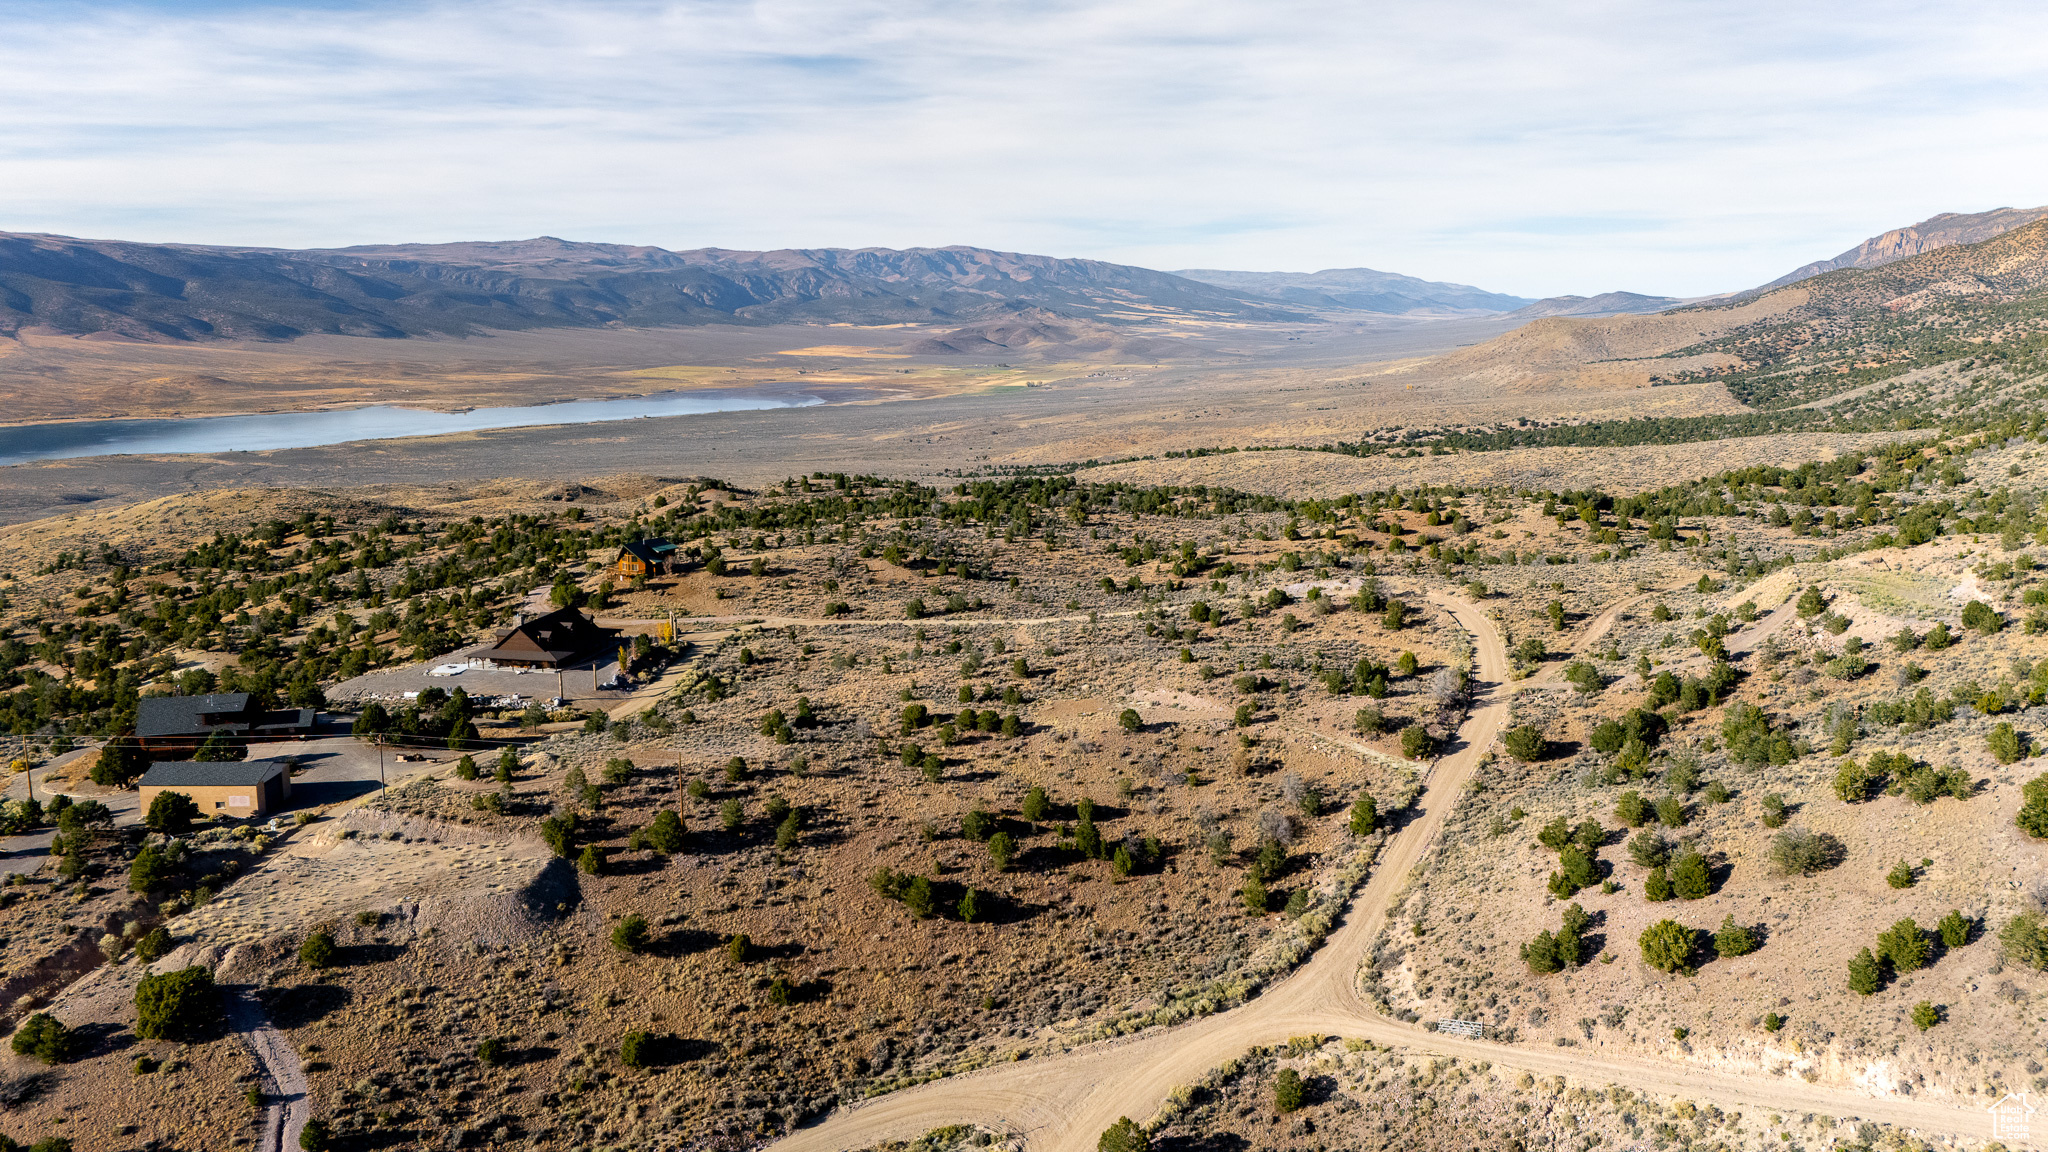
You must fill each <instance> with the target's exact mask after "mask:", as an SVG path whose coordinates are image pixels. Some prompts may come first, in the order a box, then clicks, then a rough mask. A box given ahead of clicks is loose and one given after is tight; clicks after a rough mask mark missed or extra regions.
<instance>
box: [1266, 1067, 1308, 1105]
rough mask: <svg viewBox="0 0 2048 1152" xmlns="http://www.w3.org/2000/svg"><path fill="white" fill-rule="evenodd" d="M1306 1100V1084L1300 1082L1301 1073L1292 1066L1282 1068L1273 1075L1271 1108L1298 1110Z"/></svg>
mask: <svg viewBox="0 0 2048 1152" xmlns="http://www.w3.org/2000/svg"><path fill="white" fill-rule="evenodd" d="M1307 1101H1308V1086H1307V1085H1306V1084H1304V1083H1302V1079H1301V1073H1299V1072H1296V1071H1295V1070H1294V1069H1292V1068H1282V1069H1281V1070H1280V1074H1279V1075H1277V1076H1275V1077H1273V1110H1274V1111H1275V1112H1281V1113H1287V1112H1298V1111H1300V1110H1301V1106H1302V1105H1303V1104H1305V1103H1307Z"/></svg>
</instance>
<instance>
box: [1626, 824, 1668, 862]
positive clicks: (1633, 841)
mask: <svg viewBox="0 0 2048 1152" xmlns="http://www.w3.org/2000/svg"><path fill="white" fill-rule="evenodd" d="M1628 858H1629V859H1631V860H1633V861H1635V862H1636V864H1637V866H1639V867H1643V868H1662V867H1663V866H1665V865H1666V864H1668V863H1670V862H1671V842H1670V841H1668V840H1666V839H1664V834H1663V833H1662V832H1659V831H1657V830H1656V829H1654V828H1652V829H1646V830H1644V831H1641V832H1638V833H1636V834H1635V835H1634V836H1632V837H1630V838H1629V842H1628Z"/></svg>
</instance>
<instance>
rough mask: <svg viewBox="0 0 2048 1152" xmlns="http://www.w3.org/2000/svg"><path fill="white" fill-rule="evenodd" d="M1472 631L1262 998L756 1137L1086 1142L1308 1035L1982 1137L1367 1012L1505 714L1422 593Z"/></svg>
mask: <svg viewBox="0 0 2048 1152" xmlns="http://www.w3.org/2000/svg"><path fill="white" fill-rule="evenodd" d="M1431 598H1432V599H1434V600H1436V601H1437V602H1438V603H1439V604H1442V605H1443V606H1444V607H1445V608H1447V609H1448V610H1449V611H1450V612H1451V614H1452V616H1453V617H1454V618H1455V619H1456V620H1457V621H1458V623H1459V624H1460V626H1462V627H1464V628H1465V629H1466V630H1467V631H1469V632H1470V633H1471V634H1472V635H1473V637H1474V640H1475V646H1476V649H1477V658H1478V672H1477V678H1478V679H1479V680H1480V681H1482V682H1483V683H1485V684H1486V685H1487V687H1488V691H1487V692H1486V694H1485V695H1484V696H1482V697H1481V698H1480V701H1479V703H1480V707H1479V708H1478V709H1477V710H1476V711H1474V712H1473V713H1472V715H1471V717H1470V718H1469V719H1467V720H1466V722H1465V726H1464V728H1463V729H1461V730H1460V733H1459V735H1460V737H1461V738H1462V740H1463V741H1464V743H1463V746H1462V747H1461V748H1460V749H1459V750H1458V751H1457V752H1456V753H1454V754H1453V755H1451V756H1448V757H1446V758H1444V759H1443V760H1440V761H1438V762H1437V764H1436V765H1435V767H1434V768H1433V769H1432V770H1431V772H1430V774H1429V775H1428V777H1426V778H1425V780H1424V782H1423V783H1424V788H1423V792H1422V794H1421V796H1420V797H1419V798H1418V799H1417V801H1416V805H1415V808H1414V811H1413V815H1412V817H1411V818H1410V819H1409V821H1408V823H1407V824H1406V825H1405V826H1404V827H1403V828H1401V829H1400V831H1399V832H1398V833H1397V834H1395V835H1394V837H1393V839H1392V840H1391V841H1390V842H1389V844H1388V846H1387V848H1386V850H1385V851H1384V852H1383V853H1382V854H1381V857H1380V861H1379V864H1378V865H1377V866H1376V867H1375V869H1374V871H1373V875H1372V878H1371V880H1370V881H1369V882H1368V883H1367V884H1366V885H1365V887H1364V888H1363V889H1361V890H1360V892H1359V893H1358V895H1357V896H1356V897H1354V898H1353V902H1352V905H1351V908H1350V909H1349V911H1348V912H1347V914H1346V916H1345V918H1344V922H1343V924H1342V925H1341V926H1340V927H1339V928H1338V929H1337V931H1336V932H1334V933H1332V934H1331V936H1330V938H1329V940H1328V941H1327V942H1325V943H1324V944H1323V946H1322V948H1320V949H1319V950H1318V951H1317V952H1316V954H1315V956H1314V957H1313V958H1312V959H1311V960H1310V961H1309V962H1308V963H1307V964H1305V965H1304V966H1302V967H1301V968H1300V969H1298V970H1296V971H1295V972H1294V973H1293V974H1292V975H1291V976H1289V977H1287V978H1286V979H1285V980H1283V981H1281V982H1280V983H1279V984H1277V985H1275V986H1274V987H1273V988H1272V989H1270V990H1269V991H1267V992H1266V993H1265V994H1264V995H1262V996H1260V997H1259V998H1257V999H1256V1000H1253V1001H1251V1002H1250V1003H1248V1004H1245V1005H1243V1006H1241V1007H1239V1008H1235V1009H1233V1010H1231V1011H1229V1012H1225V1013H1222V1014H1220V1015H1217V1016H1211V1017H1208V1018H1206V1019H1203V1020H1200V1021H1196V1022H1193V1023H1190V1024H1185V1025H1182V1026H1180V1027H1176V1028H1170V1029H1163V1030H1160V1031H1156V1032H1150V1033H1146V1034H1144V1035H1140V1036H1136V1037H1132V1038H1129V1039H1125V1040H1117V1041H1109V1042H1105V1043H1103V1044H1098V1045H1092V1046H1090V1047H1086V1048H1081V1049H1076V1050H1074V1051H1072V1052H1069V1053H1066V1054H1064V1055H1061V1056H1057V1057H1051V1058H1047V1059H1044V1060H1032V1061H1027V1062H1024V1063H1021V1064H1011V1065H1004V1066H1001V1067H997V1068H990V1069H984V1070H982V1071H979V1072H974V1073H970V1074H967V1075H964V1076H957V1077H953V1078H950V1079H946V1080H938V1081H934V1082H932V1083H929V1084H925V1085H921V1086H919V1087H916V1088H911V1089H906V1090H904V1091H901V1092H894V1093H890V1094H889V1095H886V1096H882V1097H879V1098H877V1099H874V1100H870V1101H866V1102H863V1103H860V1104H857V1105H855V1106H853V1107H851V1108H844V1109H841V1110H839V1111H837V1112H834V1113H832V1114H831V1115H830V1116H828V1117H826V1118H825V1119H824V1120H823V1121H821V1122H820V1123H818V1124H816V1125H814V1126H812V1127H809V1128H806V1129H803V1130H801V1131H799V1132H797V1133H795V1134H793V1135H791V1136H789V1137H788V1138H786V1139H784V1140H782V1141H780V1142H778V1143H776V1144H774V1145H772V1147H773V1148H776V1149H778V1150H780V1152H842V1150H845V1149H856V1148H864V1147H868V1146H871V1145H874V1144H876V1143H879V1142H881V1141H884V1140H909V1139H913V1138H915V1137H917V1136H920V1135H922V1134H923V1133H925V1132H927V1131H929V1130H931V1129H933V1128H936V1127H939V1126H941V1125H945V1124H957V1123H967V1122H980V1123H984V1124H988V1125H991V1126H994V1127H998V1128H1004V1129H1007V1130H1010V1131H1015V1132H1020V1133H1023V1134H1024V1135H1025V1136H1026V1137H1027V1139H1028V1142H1029V1145H1030V1147H1032V1148H1034V1149H1043V1150H1047V1152H1090V1150H1092V1149H1093V1148H1094V1147H1095V1145H1096V1140H1097V1138H1098V1137H1099V1136H1100V1134H1101V1133H1102V1131H1103V1129H1105V1128H1107V1127H1108V1126H1109V1125H1110V1124H1112V1123H1114V1122H1115V1121H1116V1119H1117V1117H1119V1116H1129V1117H1131V1118H1133V1119H1136V1120H1140V1121H1143V1120H1144V1119H1145V1118H1147V1117H1149V1116H1151V1115H1152V1114H1153V1112H1154V1111H1156V1110H1157V1109H1158V1107H1159V1105H1160V1103H1161V1102H1162V1101H1163V1100H1164V1099H1165V1098H1166V1097H1167V1095H1168V1094H1169V1093H1170V1092H1171V1091H1172V1090H1173V1089H1174V1088H1175V1087H1178V1086H1180V1085H1183V1084H1191V1083H1194V1082H1195V1081H1197V1080H1199V1079H1200V1078H1201V1077H1202V1076H1203V1075H1204V1074H1205V1073H1207V1072H1208V1071H1209V1070H1210V1069H1212V1068H1214V1067H1216V1066H1217V1065H1219V1064H1222V1063H1223V1062H1225V1061H1226V1060H1229V1059H1230V1058H1232V1057H1234V1056H1238V1055H1241V1054H1242V1053H1243V1052H1244V1051H1245V1050H1246V1049H1248V1048H1251V1047H1253V1046H1255V1045H1262V1044H1279V1043H1284V1042H1285V1041H1287V1040H1288V1039H1289V1038H1290V1037H1293V1036H1301V1035H1307V1034H1310V1033H1317V1034H1321V1035H1337V1036H1345V1037H1357V1038H1365V1039H1371V1040H1374V1041H1376V1042H1380V1043H1385V1044H1397V1045H1403V1046H1406V1047H1408V1048H1412V1049H1420V1050H1423V1051H1428V1052H1434V1053H1439V1054H1442V1055H1449V1056H1459V1057H1464V1058H1467V1059H1473V1060H1488V1061H1492V1062H1494V1063H1497V1064H1504V1065H1508V1066H1510V1067H1518V1068H1525V1069H1527V1070H1529V1071H1531V1072H1538V1073H1542V1074H1544V1075H1561V1076H1570V1077H1573V1078H1575V1079H1579V1080H1581V1081H1585V1082H1590V1083H1595V1084H1623V1085H1628V1086H1630V1087H1634V1088H1640V1089H1644V1090H1647V1091H1653V1092H1666V1093H1671V1094H1674V1095H1679V1096H1683V1097H1685V1098H1687V1099H1691V1100H1694V1101H1700V1102H1708V1101H1711V1102H1714V1103H1716V1104H1719V1105H1721V1106H1723V1107H1727V1108H1731V1109H1746V1108H1763V1109H1778V1110H1782V1111H1790V1112H1802V1111H1805V1112H1818V1113H1824V1114H1828V1115H1834V1116H1842V1117H1856V1118H1862V1119H1869V1120H1877V1121H1882V1122H1885V1123H1889V1124H1896V1125H1901V1126H1905V1127H1911V1128H1917V1129H1921V1130H1923V1131H1927V1132H1939V1133H1952V1134H1956V1135H1966V1136H1974V1137H1980V1138H1981V1137H1984V1136H1988V1135H1989V1134H1990V1116H1989V1114H1988V1113H1984V1112H1981V1111H1971V1110H1965V1109H1961V1108H1955V1107H1950V1106H1948V1105H1945V1104H1938V1103H1931V1102H1924V1101H1918V1100H1912V1099H1906V1098H1897V1097H1885V1098H1878V1097H1871V1096H1867V1095H1864V1094H1863V1093H1860V1092H1856V1091H1852V1090H1849V1089H1845V1088H1835V1087H1823V1086H1819V1085H1813V1084H1807V1083H1805V1082H1803V1081H1799V1080H1791V1079H1783V1080H1781V1079H1773V1078H1766V1077H1761V1076H1758V1075H1756V1074H1754V1073H1750V1074H1741V1075H1737V1074H1730V1073H1722V1072H1714V1071H1709V1070H1706V1069H1702V1068H1698V1067H1695V1066H1692V1065H1688V1064H1682V1063H1677V1062H1671V1061H1662V1060H1656V1059H1652V1058H1648V1057H1597V1056H1592V1055H1589V1054H1585V1053H1581V1052H1578V1051H1575V1050H1564V1049H1560V1050H1557V1051H1551V1050H1548V1049H1535V1048H1515V1047H1508V1046H1506V1045H1502V1044H1498V1043H1492V1042H1488V1041H1484V1040H1463V1039H1459V1038H1457V1037H1452V1036H1443V1035H1438V1034H1436V1033H1433V1032H1428V1031H1425V1030H1423V1029H1422V1028H1421V1027H1418V1026H1415V1025H1409V1024H1403V1023H1400V1022H1398V1021H1395V1020H1391V1019H1389V1018H1387V1017H1384V1016H1380V1015H1378V1014H1376V1013H1374V1012H1373V1011H1372V1009H1371V1007H1370V1006H1369V1005H1367V1004H1366V1003H1365V1002H1364V1001H1363V1000H1362V999H1361V998H1360V996H1359V995H1358V992H1357V988H1356V974H1357V971H1358V967H1359V964H1360V962H1361V961H1362V960H1363V958H1364V956H1365V952H1366V949H1367V948H1368V947H1370V945H1371V942H1372V939H1373V937H1374V935H1375V934H1376V932H1377V930H1378V928H1379V926H1380V923H1381V921H1382V919H1383V918H1384V916H1385V913H1386V908H1387V904H1388V902H1389V901H1390V899H1391V898H1392V897H1393V895H1394V894H1395V893H1396V892H1397V891H1399V890H1400V888H1401V887H1402V885H1404V884H1405V883H1406V882H1407V879H1408V876H1409V874H1410V873H1411V872H1412V871H1413V870H1414V868H1415V867H1416V866H1417V864H1418V863H1419V862H1420V861H1421V860H1422V859H1423V856H1424V855H1425V853H1426V852H1427V851H1428V849H1429V847H1430V846H1431V844H1432V843H1433V842H1434V841H1435V839H1436V836H1437V833H1438V832H1439V831H1440V830H1441V828H1442V826H1443V822H1444V819H1445V817H1446V816H1447V815H1448V814H1449V812H1450V810H1451V808H1452V807H1453V806H1454V805H1455V804H1456V803H1457V801H1458V799H1459V797H1460V796H1461V795H1462V794H1463V792H1464V786H1465V782H1466V781H1467V780H1468V779H1469V778H1470V777H1471V774H1472V771H1473V769H1474V767H1475V766H1476V765H1477V763H1478V761H1479V758H1480V756H1481V754H1482V753H1483V752H1484V750H1485V749H1486V748H1488V747H1489V746H1491V744H1492V743H1493V740H1494V737H1495V736H1496V735H1497V734H1498V733H1499V730H1500V728H1501V725H1502V724H1503V723H1505V722H1506V719H1507V700H1508V697H1509V695H1510V693H1509V692H1507V691H1504V690H1503V686H1504V684H1505V681H1506V679H1507V670H1508V663H1507V653H1506V651H1505V648H1504V646H1503V645H1502V643H1501V639H1500V634H1499V633H1498V632H1496V631H1495V630H1494V628H1493V627H1492V625H1491V623H1489V622H1488V620H1487V619H1486V616H1485V614H1484V613H1483V612H1481V611H1480V610H1479V609H1478V608H1477V607H1476V606H1475V605H1472V604H1470V603H1468V602H1466V601H1464V600H1461V599H1453V598H1451V597H1448V596H1441V595H1437V594H1434V593H1432V595H1431Z"/></svg>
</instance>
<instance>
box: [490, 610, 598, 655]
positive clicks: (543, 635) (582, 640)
mask: <svg viewBox="0 0 2048 1152" xmlns="http://www.w3.org/2000/svg"><path fill="white" fill-rule="evenodd" d="M617 637H618V632H617V631H616V630H614V629H611V628H600V627H598V626H597V621H595V620H593V619H591V618H590V617H589V616H586V615H584V614H583V613H582V612H581V611H578V610H577V609H575V608H563V609H560V610H559V611H555V612H550V613H548V614H547V615H545V616H536V617H535V618H533V619H531V620H522V621H520V622H518V623H515V624H514V625H513V626H512V627H510V628H506V629H504V630H502V631H500V632H499V633H498V642H497V643H496V644H493V645H491V646H490V647H489V648H486V649H484V650H483V651H482V652H479V653H477V658H478V659H482V660H488V661H490V662H491V663H493V664H496V665H498V666H500V667H504V668H567V667H569V666H570V665H572V664H575V663H577V662H579V661H581V660H582V659H583V658H584V657H586V656H589V655H591V654H593V653H596V652H601V651H603V650H605V649H607V648H610V647H611V646H612V643H613V642H614V640H615V639H616V638H617Z"/></svg>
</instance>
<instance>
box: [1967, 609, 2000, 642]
mask: <svg viewBox="0 0 2048 1152" xmlns="http://www.w3.org/2000/svg"><path fill="white" fill-rule="evenodd" d="M1963 627H1965V628H1968V629H1969V630H1970V631H1972V632H1976V633H1979V634H1980V635H1984V636H1989V635H1991V634H1992V633H1993V632H1996V631H1998V630H1999V629H2001V628H2003V627H2005V619H2004V617H2001V616H2000V615H1999V614H1998V613H1997V612H1996V611H1995V610H1993V609H1992V607H1991V605H1989V604H1986V603H1985V602H1983V601H1982V600H1972V601H1970V602H1969V603H1968V604H1965V605H1963Z"/></svg>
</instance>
